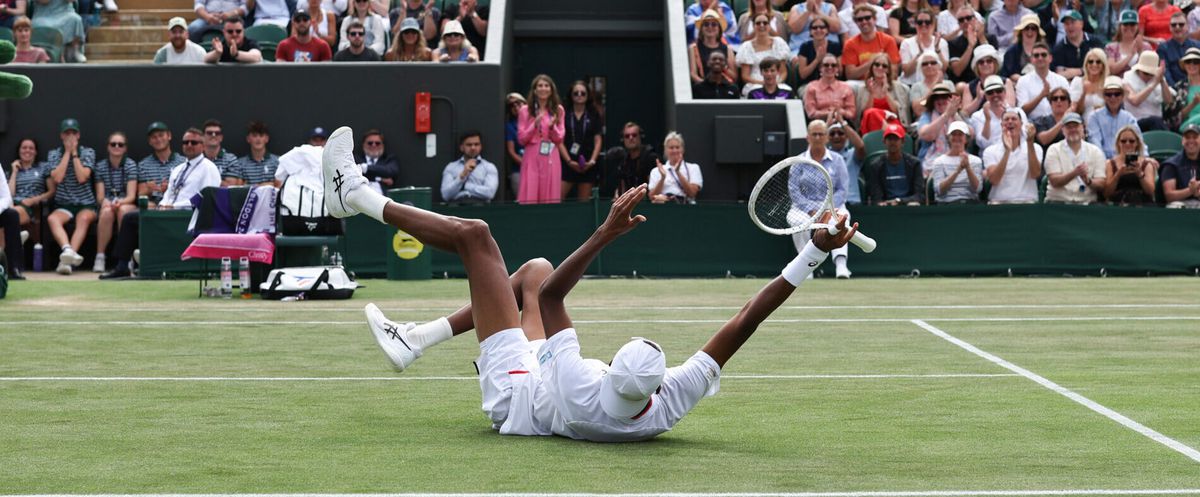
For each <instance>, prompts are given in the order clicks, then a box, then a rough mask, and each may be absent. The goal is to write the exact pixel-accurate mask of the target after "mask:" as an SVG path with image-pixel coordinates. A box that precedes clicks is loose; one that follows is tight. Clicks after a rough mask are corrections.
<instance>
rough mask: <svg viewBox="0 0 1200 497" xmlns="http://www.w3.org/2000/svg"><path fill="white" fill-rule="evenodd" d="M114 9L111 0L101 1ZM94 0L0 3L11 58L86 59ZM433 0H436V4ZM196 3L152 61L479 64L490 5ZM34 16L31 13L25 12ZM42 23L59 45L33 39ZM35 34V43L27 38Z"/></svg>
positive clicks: (381, 0)
mask: <svg viewBox="0 0 1200 497" xmlns="http://www.w3.org/2000/svg"><path fill="white" fill-rule="evenodd" d="M103 2H104V3H103V6H104V8H105V9H106V10H110V11H116V10H117V5H116V3H115V1H114V0H103ZM92 3H93V0H0V26H3V27H7V28H10V29H12V30H13V43H14V44H15V45H17V56H16V58H15V59H14V62H15V63H31V64H36V63H45V62H59V61H60V60H56V58H55V57H57V56H58V54H59V53H60V52H61V61H62V62H86V61H87V57H86V56H85V55H84V44H85V42H86V39H87V33H86V25H85V23H84V21H83V19H84V17H83V16H87V15H90V13H91V9H93V8H94V7H95V6H94V5H92ZM436 3H439V4H440V3H441V2H440V1H438V2H436ZM434 4H435V0H195V6H194V11H195V17H194V18H192V19H190V20H189V19H185V18H183V17H175V18H172V19H170V20H169V21H168V22H167V31H168V40H169V42H168V43H167V44H166V45H164V46H163V47H162V48H161V49H159V50H158V52H157V53H156V54H155V56H154V59H153V62H154V63H155V64H202V63H213V64H215V63H241V64H253V63H258V62H263V61H277V62H330V61H333V62H375V61H396V62H428V61H434V62H478V61H479V60H480V59H482V57H483V52H484V49H485V46H486V43H487V26H488V10H489V9H488V6H487V5H483V6H480V5H479V4H478V0H457V1H456V2H454V3H452V4H448V6H447V7H446V9H445V12H443V11H441V10H440V9H438V8H437V7H435V6H434ZM31 11H32V15H31V16H30V12H31ZM42 28H46V29H51V30H54V31H57V32H58V33H59V34H61V35H62V42H61V44H58V45H56V44H54V43H52V42H51V41H50V40H48V39H38V38H37V37H36V36H33V35H32V33H33V32H34V31H35V30H39V29H42ZM31 39H32V40H31Z"/></svg>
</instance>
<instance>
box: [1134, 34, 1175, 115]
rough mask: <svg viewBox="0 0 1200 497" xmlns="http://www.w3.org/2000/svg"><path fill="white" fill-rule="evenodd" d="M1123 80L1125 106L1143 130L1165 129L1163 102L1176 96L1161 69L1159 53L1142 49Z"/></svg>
mask: <svg viewBox="0 0 1200 497" xmlns="http://www.w3.org/2000/svg"><path fill="white" fill-rule="evenodd" d="M1122 79H1123V80H1124V82H1125V98H1126V100H1127V101H1126V102H1125V110H1127V111H1129V113H1130V114H1133V117H1135V118H1137V120H1138V127H1140V128H1142V131H1150V130H1165V129H1167V123H1166V121H1164V120H1163V113H1162V109H1163V102H1164V101H1166V102H1170V101H1171V100H1172V99H1174V98H1175V92H1174V90H1172V89H1171V87H1170V86H1168V85H1167V79H1166V74H1165V71H1162V70H1161V67H1159V62H1158V54H1157V53H1155V52H1143V53H1142V55H1141V57H1139V58H1138V63H1137V64H1135V65H1134V66H1133V68H1132V69H1131V70H1129V71H1125V76H1123V77H1122Z"/></svg>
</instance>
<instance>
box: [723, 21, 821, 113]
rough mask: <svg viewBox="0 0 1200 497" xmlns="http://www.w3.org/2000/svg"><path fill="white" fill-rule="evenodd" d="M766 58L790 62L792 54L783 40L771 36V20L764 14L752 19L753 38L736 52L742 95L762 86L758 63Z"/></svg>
mask: <svg viewBox="0 0 1200 497" xmlns="http://www.w3.org/2000/svg"><path fill="white" fill-rule="evenodd" d="M813 22H816V21H813ZM806 29H807V27H806ZM767 58H772V59H777V60H790V59H791V58H792V52H791V50H790V49H788V44H787V42H785V41H783V38H780V37H778V36H771V19H770V18H769V17H767V15H766V14H758V15H757V16H755V17H754V38H751V39H749V40H746V42H744V43H742V46H741V48H738V51H737V64H738V67H739V69H740V73H741V79H742V84H743V85H744V86H742V95H745V94H746V93H747V92H749V91H750V90H753V89H755V88H759V87H761V86H762V73H761V72H759V70H758V63H759V62H762V61H763V60H764V59H767Z"/></svg>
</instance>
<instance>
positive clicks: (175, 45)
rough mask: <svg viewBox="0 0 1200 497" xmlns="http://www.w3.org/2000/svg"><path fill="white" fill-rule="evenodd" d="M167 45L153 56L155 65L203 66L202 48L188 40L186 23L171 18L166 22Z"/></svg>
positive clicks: (181, 19)
mask: <svg viewBox="0 0 1200 497" xmlns="http://www.w3.org/2000/svg"><path fill="white" fill-rule="evenodd" d="M167 39H168V43H167V44H166V45H163V46H162V48H159V49H158V52H155V54H154V63H155V64H168V65H177V64H203V63H204V53H205V52H204V47H202V46H200V45H197V44H195V43H193V42H192V40H189V39H188V30H187V21H185V20H183V18H182V17H172V18H171V20H170V21H167Z"/></svg>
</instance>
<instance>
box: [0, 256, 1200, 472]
mask: <svg viewBox="0 0 1200 497" xmlns="http://www.w3.org/2000/svg"><path fill="white" fill-rule="evenodd" d="M765 282H766V280H765V279H751V280H746V279H726V280H630V279H613V280H608V279H605V280H586V281H583V282H581V283H580V285H579V287H578V288H577V289H576V291H575V293H573V294H572V298H571V299H570V300H569V303H570V304H571V305H572V306H573V308H574V309H575V310H574V312H573V317H574V318H575V319H576V321H577V322H576V324H577V327H578V328H579V330H580V337H581V340H582V341H583V345H584V355H586V356H591V357H596V358H601V359H603V360H607V359H608V358H610V357H611V355H612V353H613V352H615V351H616V349H617V348H618V347H619V346H620V345H621V344H623V343H624V341H625V340H626V339H628V338H629V337H630V336H635V335H637V336H647V337H650V338H653V339H655V340H657V341H658V342H659V343H660V344H661V345H662V346H663V347H664V348H665V349H666V351H667V356H668V357H667V360H668V364H669V365H675V364H678V363H679V362H681V361H683V360H684V359H685V358H686V357H688V356H689V355H691V354H692V353H693V352H695V350H696V349H698V348H699V347H700V346H701V345H702V344H703V343H704V342H705V341H706V340H707V339H708V337H709V336H710V335H711V334H712V332H713V331H714V330H715V329H716V328H717V327H718V326H719V325H720V323H721V322H723V321H724V319H726V318H727V317H729V316H730V315H732V314H733V313H734V312H735V311H736V309H737V308H739V307H740V306H741V305H742V304H743V303H744V302H745V301H746V299H747V298H749V296H750V295H751V294H752V293H753V292H754V291H756V290H757V289H758V288H759V287H760V286H762V285H763V284H764V283H765ZM366 285H367V287H366V288H364V289H362V290H360V291H359V292H358V294H356V296H355V298H354V299H353V300H350V301H332V302H329V301H326V302H318V301H304V302H282V303H281V302H264V301H260V300H253V301H241V300H230V301H225V300H219V299H197V298H195V295H196V286H195V282H188V281H174V282H126V283H100V282H50V281H28V282H20V284H19V285H14V286H13V288H12V289H11V290H10V295H9V298H8V299H7V300H4V301H0V357H3V358H2V359H0V494H113V493H229V494H234V493H237V494H241V493H390V492H403V493H424V492H433V493H472V492H513V493H534V494H545V493H563V492H593V493H705V494H707V493H804V492H832V493H837V492H842V493H846V492H881V493H889V492H913V494H912V495H943V494H938V493H936V492H939V491H993V492H1010V493H1011V492H1018V491H1035V492H1034V494H1036V495H1048V494H1049V493H1046V492H1047V491H1087V492H1083V493H1084V494H1098V493H1099V492H1097V491H1100V490H1123V491H1129V493H1140V494H1146V493H1148V491H1171V493H1175V494H1196V495H1200V453H1197V452H1196V449H1197V448H1200V331H1198V330H1200V301H1198V300H1197V299H1196V296H1197V295H1200V278H1154V279H1149V278H1141V279H1119V278H1106V279H1099V278H1076V279H1069V278H1063V279H1039V278H1014V279H937V278H934V279H915V280H906V279H855V280H850V281H833V280H815V281H811V282H808V283H806V284H805V285H804V286H803V287H802V288H801V289H800V290H798V292H797V294H796V295H795V296H793V297H792V299H791V300H790V301H789V302H788V306H787V307H785V308H783V309H781V310H780V311H778V312H777V313H776V314H775V315H774V316H773V319H772V320H771V321H768V322H767V323H765V324H764V325H763V327H762V328H760V330H759V332H758V333H757V334H756V335H755V337H754V338H753V339H751V341H750V342H749V343H748V344H747V346H746V347H744V348H743V349H742V350H741V351H740V352H739V353H738V355H737V356H735V357H734V358H733V360H732V361H730V363H729V365H728V366H727V367H726V369H725V371H724V372H723V380H722V382H721V392H720V393H719V394H718V395H717V396H715V397H712V398H709V399H706V400H704V401H702V402H701V403H700V405H699V406H698V407H697V408H696V410H694V411H693V412H692V413H691V414H690V415H689V416H688V417H687V418H685V419H684V420H683V421H682V422H681V423H680V424H679V425H678V426H677V427H676V428H675V429H674V430H673V431H671V432H669V433H666V434H664V435H662V436H660V437H659V438H657V439H656V440H654V441H651V442H647V443H637V444H623V445H603V444H594V443H586V442H576V441H571V440H566V439H560V438H536V439H535V438H511V437H501V436H499V435H497V434H495V433H494V432H492V431H491V430H490V429H489V424H488V421H487V420H486V418H485V417H484V415H483V413H482V412H481V411H480V409H479V385H478V383H477V381H475V371H474V368H473V367H472V364H471V361H472V360H473V359H474V358H475V356H476V355H477V353H478V348H477V344H476V342H475V340H474V337H473V336H470V335H468V336H461V337H458V338H455V339H454V340H451V341H450V342H447V343H445V344H442V345H440V346H438V347H436V348H433V349H431V350H429V351H427V353H426V355H425V356H424V357H423V358H422V359H420V360H419V361H417V363H416V364H415V365H414V366H413V367H412V368H411V369H410V370H408V371H406V372H405V373H403V374H399V375H398V374H395V373H392V372H391V370H390V369H388V368H387V361H386V360H385V359H384V358H383V355H382V353H380V352H379V351H378V350H377V349H376V346H375V344H374V341H373V340H372V339H371V337H370V333H369V332H368V331H367V328H366V325H365V323H364V320H363V317H362V307H363V305H365V304H366V303H367V302H372V301H373V302H376V303H378V304H379V305H380V307H381V308H382V309H383V310H384V311H385V312H386V313H388V315H389V316H390V317H392V318H394V319H397V320H427V319H431V318H434V317H437V316H440V315H443V314H445V313H447V312H449V311H450V310H452V309H453V308H454V307H456V306H457V305H458V304H460V303H462V302H463V301H464V299H466V298H467V285H466V282H465V281H463V280H450V281H429V282H387V281H374V280H372V281H367V282H366ZM922 324H924V325H925V326H924V327H923V326H921V325H922ZM930 328H932V329H933V330H936V331H937V332H939V333H940V334H939V333H935V332H934V331H931V329H930ZM942 335H944V336H942ZM947 337H949V339H948V338H947ZM951 339H956V340H959V341H961V342H960V343H957V344H956V343H954V342H953V341H952V340H951ZM962 344H966V346H967V347H974V348H977V349H976V350H977V351H979V352H982V353H983V354H985V355H986V354H990V356H991V357H994V358H995V359H999V360H1000V361H1002V362H1003V361H1006V363H1007V364H1011V365H1012V366H1014V367H1015V368H1017V369H1019V370H1020V371H1024V372H1026V373H1028V375H1023V374H1019V373H1018V372H1017V371H1015V370H1014V369H1010V368H1006V367H1003V366H1001V365H999V364H997V362H995V361H992V360H989V359H987V358H985V357H984V356H982V355H980V354H978V353H976V352H972V351H971V350H968V349H967V348H966V347H964V346H962ZM1029 375H1032V376H1033V377H1037V378H1043V379H1045V380H1047V381H1050V382H1053V383H1054V384H1057V385H1058V386H1059V388H1060V389H1062V390H1063V391H1069V392H1071V393H1072V394H1074V395H1077V396H1080V397H1081V398H1084V399H1085V400H1087V401H1089V402H1092V403H1094V404H1095V405H1097V406H1100V407H1101V409H1107V410H1108V411H1107V412H1112V413H1115V414H1116V415H1117V416H1124V417H1125V418H1127V419H1128V420H1129V421H1130V422H1131V423H1133V425H1134V426H1141V427H1144V428H1146V429H1148V430H1152V432H1151V433H1157V434H1159V436H1161V437H1162V438H1160V439H1159V440H1155V439H1154V437H1152V436H1151V435H1148V434H1146V433H1144V432H1139V430H1138V429H1135V428H1132V427H1130V426H1129V425H1126V424H1121V423H1120V422H1118V421H1117V420H1114V419H1113V417H1112V416H1106V415H1104V414H1101V413H1100V412H1097V411H1096V410H1093V409H1090V408H1089V407H1086V406H1085V405H1083V404H1081V403H1080V402H1077V401H1076V400H1072V399H1071V398H1068V396H1067V395H1065V394H1064V393H1063V391H1055V390H1053V389H1051V388H1048V387H1047V386H1045V385H1044V384H1039V383H1038V382H1036V381H1035V380H1034V379H1033V378H1031V377H1030V376H1029ZM1164 439H1165V440H1164ZM1172 442H1173V443H1174V444H1176V445H1172ZM1189 451H1190V452H1189ZM1038 492H1043V493H1038Z"/></svg>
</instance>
